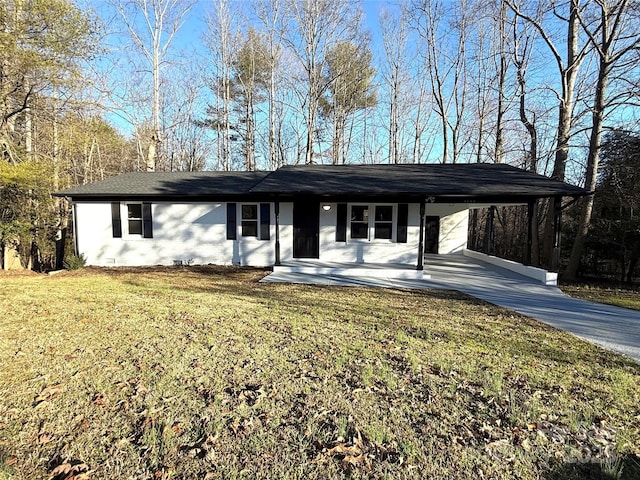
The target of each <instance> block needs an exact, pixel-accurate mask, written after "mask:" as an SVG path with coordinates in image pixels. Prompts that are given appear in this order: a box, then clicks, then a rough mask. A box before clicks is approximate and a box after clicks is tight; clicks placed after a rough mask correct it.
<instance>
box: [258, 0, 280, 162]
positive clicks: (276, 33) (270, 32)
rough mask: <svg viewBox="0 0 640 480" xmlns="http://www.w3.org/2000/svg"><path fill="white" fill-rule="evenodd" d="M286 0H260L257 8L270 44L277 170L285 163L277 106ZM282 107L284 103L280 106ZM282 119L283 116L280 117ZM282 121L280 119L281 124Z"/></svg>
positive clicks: (272, 146) (273, 156)
mask: <svg viewBox="0 0 640 480" xmlns="http://www.w3.org/2000/svg"><path fill="white" fill-rule="evenodd" d="M283 3H284V0H258V1H257V2H256V5H255V10H256V14H257V16H258V18H259V19H260V21H261V22H262V24H263V25H264V27H265V30H266V31H265V36H266V41H267V45H268V47H267V48H268V59H269V86H268V102H269V106H268V108H269V136H268V137H269V140H268V144H269V167H270V168H271V169H272V170H275V169H276V168H278V167H279V166H280V165H282V164H283V163H284V158H283V157H282V156H281V155H278V152H279V151H280V148H279V147H278V145H277V142H278V141H279V140H278V139H279V138H280V137H279V136H278V130H279V128H278V124H277V119H278V115H277V109H278V106H276V101H277V97H276V78H277V69H278V67H279V60H280V56H281V52H282V47H281V45H280V44H279V42H278V39H279V38H281V37H282V36H283V32H282V23H283V17H284V5H283ZM279 107H280V109H282V105H280V106H279ZM279 118H280V119H282V117H281V116H280V117H279ZM281 123H282V121H280V124H281Z"/></svg>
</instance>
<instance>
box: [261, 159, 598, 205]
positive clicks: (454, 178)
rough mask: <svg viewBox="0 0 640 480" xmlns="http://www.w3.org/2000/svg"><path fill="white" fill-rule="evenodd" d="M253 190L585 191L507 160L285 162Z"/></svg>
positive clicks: (464, 193)
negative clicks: (350, 163) (414, 162)
mask: <svg viewBox="0 0 640 480" xmlns="http://www.w3.org/2000/svg"><path fill="white" fill-rule="evenodd" d="M251 191H252V192H254V193H267V192H278V193H280V194H314V195H322V196H330V195H352V194H365V195H381V196H382V195H389V194H391V195H409V196H411V195H427V196H439V197H459V198H463V197H500V196H511V197H531V196H536V197H550V196H555V195H584V194H585V193H586V192H585V190H584V189H582V188H580V187H575V186H573V185H569V184H567V183H564V182H560V181H557V180H553V179H550V178H548V177H544V176H542V175H537V174H535V173H531V172H526V171H524V170H521V169H519V168H516V167H512V166H510V165H505V164H488V163H472V164H417V165H416V164H399V165H335V166H333V165H332V166H322V165H312V166H285V167H282V168H280V169H279V170H277V171H275V172H273V173H272V174H271V175H269V176H268V177H266V178H265V179H264V180H263V181H262V182H260V183H258V184H257V185H256V186H255V187H254V188H252V189H251Z"/></svg>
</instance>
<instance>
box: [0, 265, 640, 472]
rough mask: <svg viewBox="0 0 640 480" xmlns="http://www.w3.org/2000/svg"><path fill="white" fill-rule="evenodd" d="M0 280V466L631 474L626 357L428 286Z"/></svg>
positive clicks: (158, 275) (632, 424) (102, 277)
mask: <svg viewBox="0 0 640 480" xmlns="http://www.w3.org/2000/svg"><path fill="white" fill-rule="evenodd" d="M264 274H265V272H264V271H261V270H251V269H226V268H217V267H202V268H201V267H190V268H152V269H130V270H127V269H114V270H106V269H84V270H80V271H76V272H65V273H61V274H59V275H55V276H41V275H22V276H16V275H1V276H0V479H23V478H27V479H32V478H33V479H35V478H53V479H55V480H59V479H63V478H68V479H75V480H80V479H83V478H97V479H103V478H105V479H106V478H109V479H115V478H123V479H124V478H127V479H129V478H131V479H170V478H181V479H182V478H184V479H187V478H202V479H214V478H224V479H226V478H247V479H251V478H272V479H276V478H287V479H294V478H299V479H303V478H323V479H324V478H376V479H377V478H452V479H471V478H474V479H475V478H484V479H503V478H519V479H556V478H557V479H561V478H576V479H577V478H629V479H630V478H638V476H639V475H640V459H639V455H640V365H638V364H637V363H634V362H632V361H630V360H627V359H625V358H623V357H620V356H617V355H615V354H613V353H609V352H606V351H604V350H601V349H599V348H597V347H595V346H591V345H589V344H586V343H584V342H582V341H579V340H577V339H576V338H574V337H572V336H571V335H568V334H564V333H562V332H560V331H558V330H555V329H553V328H550V327H548V326H545V325H542V324H539V323H537V322H534V321H532V320H529V319H527V318H525V317H522V316H519V315H516V314H512V313H510V312H508V311H506V310H503V309H499V308H496V307H493V306H489V305H486V304H484V303H482V302H479V301H476V300H473V299H470V298H469V297H466V296H463V295H460V294H457V293H452V292H441V291H399V290H384V289H368V288H344V287H318V286H313V287H312V286H301V285H275V284H259V283H257V280H258V279H259V278H260V277H261V276H262V275H264Z"/></svg>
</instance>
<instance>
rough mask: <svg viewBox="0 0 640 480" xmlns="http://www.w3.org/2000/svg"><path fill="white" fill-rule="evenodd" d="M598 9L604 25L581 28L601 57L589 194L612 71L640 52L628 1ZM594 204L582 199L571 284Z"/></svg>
mask: <svg viewBox="0 0 640 480" xmlns="http://www.w3.org/2000/svg"><path fill="white" fill-rule="evenodd" d="M597 5H598V8H599V9H600V23H599V24H598V25H596V27H595V28H594V30H593V31H591V30H589V29H588V26H587V25H586V23H585V22H584V21H583V19H582V18H579V20H580V22H581V25H582V26H583V28H584V29H585V31H586V33H587V34H588V36H589V39H590V41H591V42H592V44H593V46H594V48H595V49H596V51H597V53H598V57H599V65H598V81H597V83H596V90H595V98H594V101H593V107H592V125H591V135H590V138H589V154H588V156H587V171H586V181H585V188H586V189H587V190H588V191H589V192H595V189H596V183H597V180H598V164H599V160H600V149H601V139H602V130H603V124H604V113H605V109H606V108H607V85H608V83H609V76H610V74H611V70H612V68H613V67H614V65H615V64H616V63H617V62H618V61H619V60H620V59H621V58H622V57H623V56H625V55H626V54H627V53H629V52H632V51H635V50H637V48H638V46H640V35H639V34H637V33H636V34H635V35H632V36H629V35H627V34H626V32H625V31H624V16H625V14H626V11H627V1H626V0H623V1H621V2H620V3H618V4H615V5H614V6H613V7H612V8H610V7H608V6H607V5H606V4H605V3H604V2H603V3H597ZM636 31H637V30H636ZM597 35H599V36H600V38H599V39H598V38H596V36H597ZM621 37H624V41H625V42H626V43H625V44H624V45H620V44H619V43H618V47H619V50H618V51H617V52H613V51H612V50H613V49H614V48H615V47H616V44H617V42H616V41H617V40H620V39H621ZM594 201H595V195H594V194H592V195H589V196H587V197H585V198H583V199H582V205H581V209H580V222H579V224H578V231H577V232H576V237H575V240H574V243H573V248H572V250H571V256H570V258H569V264H568V265H567V269H566V271H565V272H564V278H565V279H567V280H575V278H576V275H577V272H578V268H579V267H580V259H581V257H582V251H583V249H584V242H585V239H586V237H587V233H588V232H589V226H590V224H591V215H592V213H593V205H594Z"/></svg>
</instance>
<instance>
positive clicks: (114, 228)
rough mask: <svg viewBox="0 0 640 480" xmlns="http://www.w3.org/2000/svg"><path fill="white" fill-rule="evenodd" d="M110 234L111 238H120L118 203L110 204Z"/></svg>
mask: <svg viewBox="0 0 640 480" xmlns="http://www.w3.org/2000/svg"><path fill="white" fill-rule="evenodd" d="M111 232H112V233H113V238H122V220H121V219H120V202H111Z"/></svg>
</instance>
